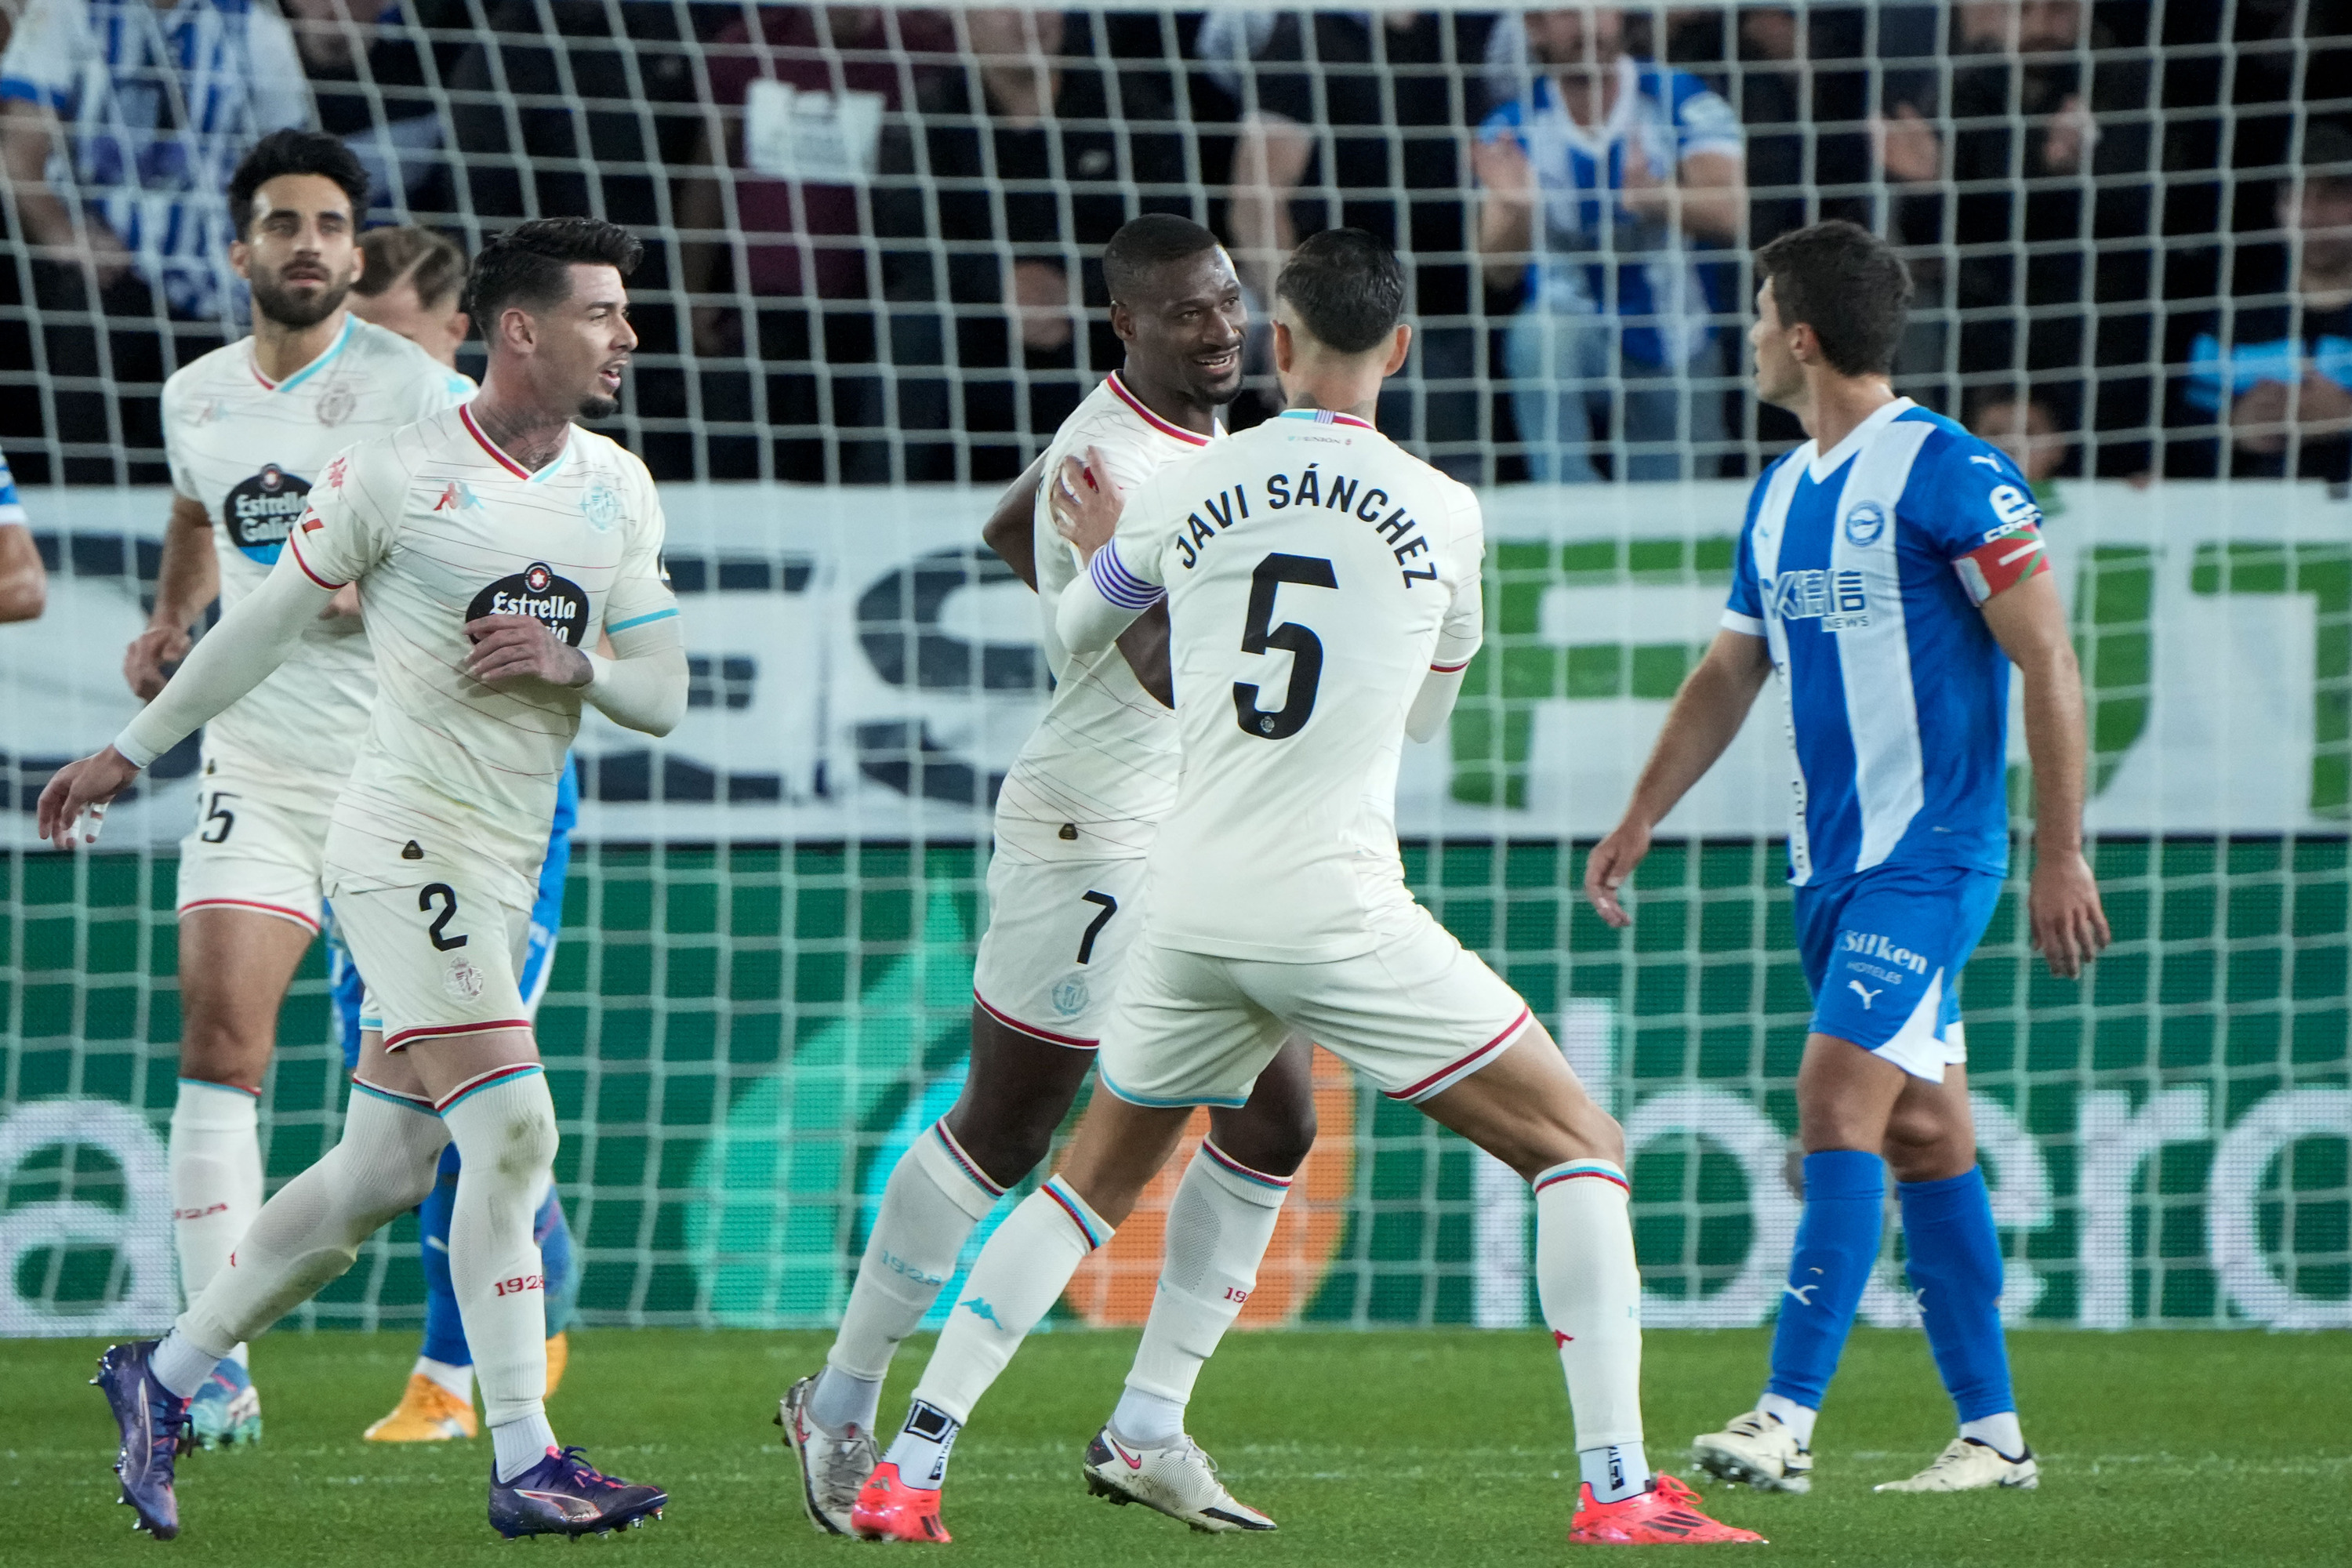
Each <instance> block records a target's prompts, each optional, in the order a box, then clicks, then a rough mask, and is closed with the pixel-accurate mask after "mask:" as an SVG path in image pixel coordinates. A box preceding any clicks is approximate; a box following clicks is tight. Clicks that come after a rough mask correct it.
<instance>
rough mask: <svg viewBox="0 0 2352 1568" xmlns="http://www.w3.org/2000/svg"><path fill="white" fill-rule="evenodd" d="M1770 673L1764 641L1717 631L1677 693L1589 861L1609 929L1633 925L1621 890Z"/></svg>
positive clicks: (1592, 891)
mask: <svg viewBox="0 0 2352 1568" xmlns="http://www.w3.org/2000/svg"><path fill="white" fill-rule="evenodd" d="M1771 673H1772V659H1771V656H1770V653H1769V650H1768V649H1767V648H1766V647H1765V642H1764V639H1763V638H1762V637H1758V636H1754V635H1751V634H1749V633H1748V632H1743V631H1733V630H1730V629H1729V628H1726V629H1724V630H1722V631H1719V632H1717V633H1716V634H1715V641H1714V642H1713V643H1712V644H1711V645H1709V647H1707V650H1706V657H1705V658H1702V659H1700V660H1699V661H1698V668H1696V669H1694V670H1692V671H1691V672H1690V675H1689V677H1688V678H1687V679H1685V680H1684V681H1683V687H1682V689H1681V690H1680V691H1677V692H1675V705H1674V706H1673V707H1672V708H1670V709H1668V710H1666V723H1665V728H1664V729H1663V730H1661V731H1658V741H1657V744H1656V745H1654V746H1653V747H1651V748H1650V760H1649V762H1648V763H1644V764H1643V768H1642V776H1641V779H1640V780H1639V782H1637V783H1636V784H1634V785H1633V799H1632V800H1631V801H1630V802H1628V803H1627V805H1626V806H1625V815H1624V817H1623V818H1622V820H1621V821H1620V822H1619V823H1618V824H1617V826H1616V828H1615V829H1614V830H1613V831H1612V833H1611V834H1610V835H1609V837H1606V838H1604V839H1602V840H1601V842H1600V843H1599V844H1598V845H1596V846H1594V847H1593V850H1592V854H1591V858H1588V859H1587V860H1586V861H1585V862H1584V896H1585V898H1586V899H1588V900H1591V904H1592V907H1593V909H1594V910H1597V911H1598V912H1599V913H1600V916H1601V919H1602V920H1604V921H1608V922H1609V923H1610V924H1611V925H1612V926H1629V925H1632V924H1633V916H1632V915H1629V914H1627V913H1626V912H1625V909H1624V906H1623V905H1622V904H1621V903H1620V902H1619V901H1618V899H1617V889H1620V888H1622V887H1623V886H1624V885H1625V879H1626V878H1628V877H1631V876H1632V875H1633V868H1635V867H1637V866H1639V865H1640V864H1641V863H1642V858H1643V856H1645V855H1647V854H1649V852H1650V834H1651V832H1652V830H1653V829H1654V828H1655V827H1656V826H1658V824H1659V823H1660V822H1661V821H1663V820H1664V817H1665V815H1666V813H1668V812H1669V811H1672V810H1673V809H1674V808H1675V803H1676V802H1678V801H1680V800H1681V799H1682V797H1683V796H1684V795H1687V794H1689V793H1690V788H1691V786H1692V785H1693V784H1696V783H1698V781H1699V780H1700V779H1702V778H1704V777H1706V771H1707V770H1708V769H1709V768H1711V767H1713V766H1715V764H1716V763H1717V761H1718V760H1719V759H1720V758H1721V757H1722V755H1723V753H1724V752H1725V751H1727V749H1728V748H1729V747H1730V745H1731V742H1732V741H1733V739H1734V738H1736V737H1737V736H1738V733H1739V726H1740V725H1741V724H1743V723H1745V722H1746V721H1747V719H1748V709H1750V708H1752V707H1754V706H1755V704H1756V694H1757V693H1758V692H1759V691H1760V690H1762V689H1764V680H1765V678H1766V677H1767V676H1769V675H1770V674H1771Z"/></svg>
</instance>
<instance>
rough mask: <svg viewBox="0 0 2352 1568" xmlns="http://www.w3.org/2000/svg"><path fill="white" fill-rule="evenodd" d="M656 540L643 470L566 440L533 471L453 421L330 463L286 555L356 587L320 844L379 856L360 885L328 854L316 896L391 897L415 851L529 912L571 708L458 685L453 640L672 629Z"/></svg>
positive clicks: (607, 450)
mask: <svg viewBox="0 0 2352 1568" xmlns="http://www.w3.org/2000/svg"><path fill="white" fill-rule="evenodd" d="M662 528H663V524H662V511H661V503H660V501H659V500H656V497H655V494H654V484H653V479H652V477H651V476H650V475H648V474H647V473H646V466H645V465H644V464H643V463H641V462H639V461H638V460H637V459H636V458H635V457H634V456H632V455H631V454H630V453H628V452H626V451H625V450H623V449H622V448H621V447H618V446H616V445H615V444H614V443H613V442H611V441H609V440H607V439H605V438H604V437H602V436H598V435H594V434H592V433H591V432H589V431H586V430H582V429H578V428H576V427H575V428H574V429H573V430H572V434H571V441H570V444H569V445H568V446H566V447H565V448H564V450H563V452H562V455H561V456H560V457H558V458H556V459H555V460H554V461H553V462H552V463H550V464H549V465H548V466H547V467H545V468H541V469H540V470H539V471H538V472H537V473H531V472H530V471H528V470H526V469H525V468H522V467H521V466H520V464H518V463H516V462H515V461H514V460H513V459H512V458H509V457H508V456H507V455H506V454H505V453H503V452H501V451H499V449H498V447H495V446H493V445H492V444H491V443H490V441H489V440H488V438H487V437H484V436H483V435H482V433H481V431H480V429H479V428H478V426H476V425H475V423H474V419H473V416H472V413H471V411H470V410H469V409H467V408H465V407H458V408H454V409H451V410H449V411H448V412H447V413H445V414H437V415H436V416H433V417H432V418H430V419H427V420H425V421H423V422H422V423H420V424H415V425H411V426H408V427H406V428H405V429H402V430H396V431H394V433H393V434H391V435H390V436H385V437H379V438H377V439H375V440H373V441H368V442H364V443H362V445H360V446H357V447H352V449H351V450H350V451H348V452H345V453H343V454H341V456H339V457H337V458H335V459H334V460H333V461H332V462H331V463H329V464H328V465H327V469H326V472H325V475H324V477H323V478H322V479H321V481H320V483H319V484H318V485H317V486H315V487H313V488H312V489H311V491H310V510H309V511H308V512H306V513H305V514H304V516H303V519H302V521H301V522H300V523H299V525H298V526H297V527H296V529H295V531H294V532H293V534H292V535H291V536H290V537H289V541H288V548H289V549H290V550H292V551H293V552H294V558H295V563H296V564H297V565H299V567H300V568H301V570H302V571H303V572H304V573H306V574H309V576H310V579H311V580H312V581H313V582H315V583H317V584H320V586H321V587H335V586H339V585H340V584H344V583H347V582H354V581H356V582H357V583H358V584H359V585H360V603H361V605H362V610H363V611H364V613H365V615H366V616H367V622H368V628H369V637H370V640H371V641H372V642H373V644H374V647H375V658H376V699H375V705H374V714H373V719H372V720H371V721H370V722H369V725H368V731H367V739H366V741H365V742H363V743H362V746H361V748H360V754H359V758H358V760H357V762H356V763H355V764H354V765H353V767H352V775H351V779H350V782H348V783H347V784H345V785H344V786H343V791H342V794H341V796H340V797H339V798H338V799H337V801H336V804H335V828H336V841H340V842H345V843H350V842H358V841H360V840H361V839H362V838H364V839H368V840H373V842H374V843H375V844H376V845H377V847H379V848H380V849H381V851H382V854H383V860H382V863H381V865H380V866H373V868H371V866H353V865H352V864H351V863H349V861H348V859H347V858H344V857H343V856H342V852H341V850H340V849H336V850H334V851H333V852H332V853H331V856H330V859H331V861H332V862H334V863H332V864H331V865H330V867H329V868H328V869H329V890H330V892H339V891H341V890H351V891H362V892H363V891H368V890H370V889H373V888H375V887H380V886H389V885H401V879H402V875H403V873H402V869H401V861H400V859H399V858H397V857H398V856H399V855H400V853H401V851H402V850H403V849H404V847H405V846H406V845H407V843H408V841H410V840H412V839H413V840H415V841H416V842H417V844H418V846H419V853H418V854H416V855H411V856H408V857H407V858H408V859H410V860H415V859H419V858H442V857H445V856H449V855H452V854H461V855H467V856H474V857H478V858H481V859H482V860H483V861H484V862H486V863H488V864H490V865H493V866H495V868H497V873H498V875H499V878H500V879H502V882H503V884H504V885H502V886H500V887H498V888H496V889H490V890H492V891H494V892H495V893H496V894H497V896H499V898H501V899H502V900H505V901H506V902H509V903H510V904H514V905H516V906H518V907H520V908H523V909H528V908H530V903H531V893H532V889H533V886H534V883H535V879H536V878H537V876H538V870H539V863H540V859H541V856H542V855H543V854H544V852H545V851H546V848H547V825H548V823H549V822H550V821H551V819H552V818H553V816H554V815H555V790H556V784H557V781H558V780H559V779H560V777H561V776H562V773H563V759H564V753H565V752H568V751H569V750H570V749H571V746H572V736H573V734H574V733H575V732H576V731H578V730H579V728H580V706H581V701H582V697H581V694H580V692H578V691H576V690H569V689H560V688H556V687H551V686H544V685H538V684H536V683H534V684H532V685H530V686H529V687H528V688H527V689H520V690H515V689H506V690H501V689H493V688H491V687H488V686H486V685H484V684H482V683H481V682H480V681H478V680H476V679H473V678H472V677H471V676H469V675H467V673H466V668H465V664H466V658H467V652H468V650H469V649H470V647H471V642H470V640H469V639H468V638H467V635H466V632H465V629H464V628H465V626H466V624H467V622H468V621H471V620H474V619H476V618H478V617H479V616H488V615H523V616H536V617H537V618H538V619H540V620H541V621H543V622H545V623H546V624H547V625H548V626H550V627H551V629H552V630H554V631H555V632H556V634H557V635H558V636H560V637H562V639H563V640H564V641H565V642H567V643H569V644H570V645H571V646H572V647H582V648H587V647H594V646H595V645H596V639H597V636H598V634H599V633H600V632H613V633H620V632H624V631H626V630H628V629H629V628H631V627H633V626H645V625H647V624H649V623H651V622H655V621H659V620H664V619H667V618H669V617H672V616H676V615H677V599H676V598H675V597H674V596H673V595H671V593H670V589H669V578H668V574H667V571H666V570H665V569H664V567H663V565H662V561H661V549H662ZM412 869H413V868H412Z"/></svg>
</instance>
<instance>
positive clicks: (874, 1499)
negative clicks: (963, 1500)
mask: <svg viewBox="0 0 2352 1568" xmlns="http://www.w3.org/2000/svg"><path fill="white" fill-rule="evenodd" d="M849 1528H850V1529H852V1530H854V1531H856V1532H857V1533H858V1534H859V1535H861V1536H864V1537H865V1538H866V1540H868V1541H921V1542H939V1543H940V1544H942V1545H944V1544H945V1543H946V1542H950V1541H951V1540H953V1539H954V1537H952V1536H950V1534H948V1531H947V1526H945V1525H943V1524H941V1523H940V1494H939V1493H938V1491H936V1490H931V1491H926V1490H924V1489H922V1488H921V1487H910V1486H908V1484H907V1483H906V1482H904V1481H902V1480H900V1479H898V1466H896V1465H894V1464H891V1463H889V1462H888V1461H887V1460H885V1461H884V1462H883V1463H881V1464H878V1465H877V1466H875V1467H874V1473H873V1474H872V1475H870V1476H868V1477H866V1484H865V1485H864V1486H863V1487H860V1488H859V1489H858V1491H857V1502H856V1506H855V1507H853V1508H852V1509H851V1510H849Z"/></svg>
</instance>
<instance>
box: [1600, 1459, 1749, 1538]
mask: <svg viewBox="0 0 2352 1568" xmlns="http://www.w3.org/2000/svg"><path fill="white" fill-rule="evenodd" d="M1568 1539H1569V1542H1570V1544H1572V1545H1577V1546H1705V1545H1713V1544H1717V1543H1727V1542H1753V1543H1755V1544H1757V1545H1759V1546H1761V1545H1762V1544H1764V1538H1763V1537H1762V1536H1760V1535H1759V1534H1757V1533H1756V1532H1755V1531H1752V1530H1735V1529H1733V1528H1732V1527H1731V1526H1730V1525H1727V1524H1721V1523H1718V1522H1717V1521H1714V1520H1712V1519H1709V1518H1707V1517H1706V1515H1705V1514H1703V1513H1701V1512H1699V1510H1698V1493H1696V1492H1695V1491H1693V1490H1691V1489H1690V1488H1688V1487H1686V1486H1685V1485H1683V1483H1682V1482H1680V1481H1678V1480H1676V1479H1675V1478H1674V1477H1672V1476H1670V1475H1668V1474H1666V1472H1665V1471H1664V1470H1660V1471H1659V1472H1658V1473H1657V1475H1656V1477H1655V1478H1654V1479H1652V1481H1651V1482H1650V1489H1649V1490H1648V1491H1645V1492H1637V1493H1635V1494H1634V1495H1633V1496H1632V1497H1629V1498H1627V1499H1625V1500H1623V1501H1622V1502H1595V1501H1593V1500H1592V1489H1591V1487H1590V1486H1580V1487H1579V1488H1577V1489H1576V1518H1575V1520H1574V1521H1572V1522H1570V1525H1569V1527H1568Z"/></svg>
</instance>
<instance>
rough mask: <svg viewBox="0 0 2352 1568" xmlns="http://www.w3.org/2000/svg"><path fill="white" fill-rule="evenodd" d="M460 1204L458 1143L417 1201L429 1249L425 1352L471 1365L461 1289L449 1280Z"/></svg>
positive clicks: (437, 1358)
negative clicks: (452, 1223)
mask: <svg viewBox="0 0 2352 1568" xmlns="http://www.w3.org/2000/svg"><path fill="white" fill-rule="evenodd" d="M456 1209H457V1145H456V1144H455V1143H452V1144H450V1145H449V1146H448V1147H447V1148H446V1149H444V1150H442V1151H441V1169H440V1172H439V1173H438V1174H437V1175H436V1177H435V1178H434V1182H433V1190H432V1191H431V1192H429V1193H427V1194H425V1201H424V1202H423V1203H422V1204H420V1205H417V1209H416V1223H417V1229H418V1231H419V1232H420V1233H421V1237H420V1238H421V1240H422V1242H423V1244H424V1251H425V1355H427V1356H429V1357H431V1358H432V1359H433V1360H435V1361H437V1362H446V1363H448V1364H449V1365H451V1366H471V1365H473V1364H474V1352H472V1351H470V1350H468V1349H467V1348H466V1325H465V1324H464V1323H462V1322H460V1321H458V1319H457V1290H456V1289H455V1288H454V1287H452V1286H451V1285H450V1283H449V1216H450V1215H451V1214H452V1213H454V1212H455V1211H456Z"/></svg>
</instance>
